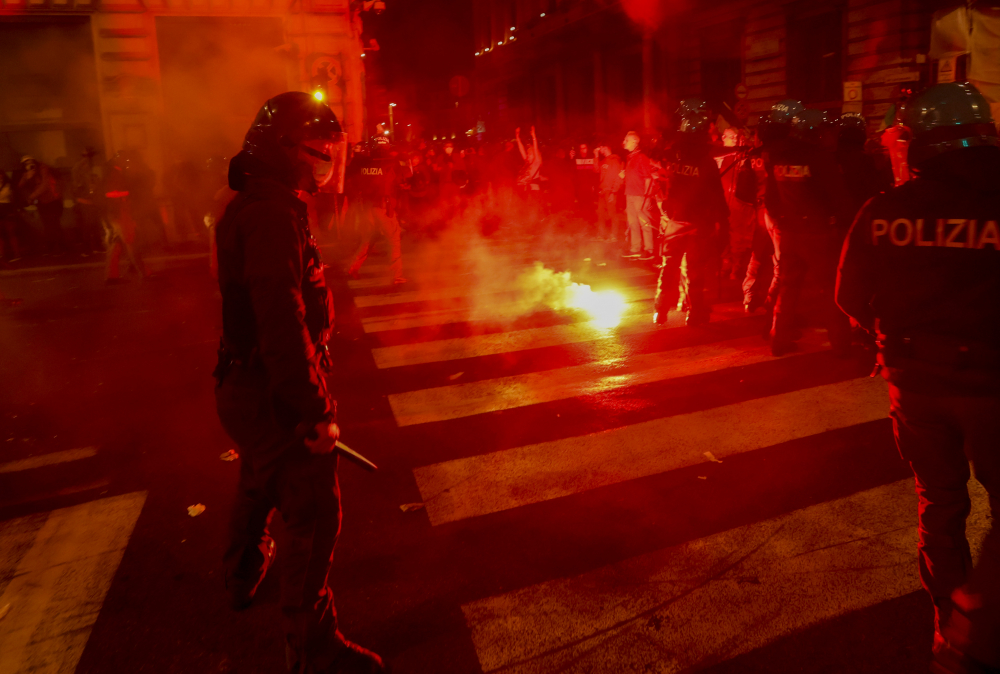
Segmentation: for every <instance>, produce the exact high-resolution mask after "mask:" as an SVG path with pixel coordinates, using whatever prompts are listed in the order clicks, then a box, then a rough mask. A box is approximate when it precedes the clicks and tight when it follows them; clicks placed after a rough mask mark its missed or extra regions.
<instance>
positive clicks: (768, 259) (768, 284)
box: [743, 207, 776, 309]
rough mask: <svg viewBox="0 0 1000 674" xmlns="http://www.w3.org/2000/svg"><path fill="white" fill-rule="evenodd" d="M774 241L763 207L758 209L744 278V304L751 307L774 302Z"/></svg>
mask: <svg viewBox="0 0 1000 674" xmlns="http://www.w3.org/2000/svg"><path fill="white" fill-rule="evenodd" d="M774 280H775V278H774V242H773V241H771V235H770V234H769V233H768V231H767V224H766V223H765V222H764V209H763V207H761V208H758V209H757V217H756V223H755V224H754V230H753V238H752V239H751V242H750V262H749V263H747V272H746V276H744V278H743V304H744V305H747V306H749V307H750V308H751V309H756V308H757V307H762V306H764V305H765V304H767V303H768V302H769V301H770V302H774V297H772V295H771V292H772V289H776V288H774V285H775V284H774Z"/></svg>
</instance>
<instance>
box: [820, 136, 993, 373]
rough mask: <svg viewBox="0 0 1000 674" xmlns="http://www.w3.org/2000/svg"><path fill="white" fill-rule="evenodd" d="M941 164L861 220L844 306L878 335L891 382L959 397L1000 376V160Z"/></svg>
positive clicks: (965, 155)
mask: <svg viewBox="0 0 1000 674" xmlns="http://www.w3.org/2000/svg"><path fill="white" fill-rule="evenodd" d="M978 150H986V152H980V151H978ZM939 159H940V161H938V162H937V163H935V164H933V165H931V166H929V167H926V168H925V170H924V171H922V175H921V176H920V177H918V178H916V179H914V180H911V181H909V182H907V183H904V184H903V185H900V186H899V187H896V188H893V189H891V190H889V191H888V192H886V193H885V194H881V195H878V196H876V197H874V198H873V199H871V200H870V201H869V202H868V203H867V204H865V206H864V207H863V208H862V209H861V212H860V213H858V217H857V219H856V220H855V221H854V225H853V226H852V227H851V231H850V234H849V235H848V238H847V240H846V241H845V243H844V249H843V253H842V255H841V260H840V272H839V275H838V279H837V303H838V304H839V305H840V307H841V308H842V309H843V310H844V311H845V312H846V313H847V314H849V315H850V316H853V317H854V318H855V319H856V320H857V321H858V322H859V323H860V324H861V325H862V326H864V327H866V328H868V329H869V330H872V331H875V330H877V332H878V333H879V335H880V336H881V338H880V339H881V341H882V344H883V348H882V358H883V364H885V365H886V366H888V367H890V368H892V370H894V371H898V372H894V373H890V380H891V379H892V376H893V375H896V376H902V377H903V381H906V380H907V378H909V379H914V378H917V379H919V378H920V377H916V374H915V373H917V371H918V370H921V369H923V370H926V373H927V374H928V376H927V377H923V378H922V379H923V380H924V383H927V382H930V381H931V380H936V381H937V382H938V383H941V382H942V381H943V380H948V381H951V382H952V383H953V384H955V385H956V386H959V387H960V388H961V387H962V386H964V384H963V382H966V383H969V384H973V383H974V382H973V381H972V380H973V379H977V377H978V375H976V373H977V372H978V373H979V374H981V375H983V377H985V379H986V380H991V379H992V378H993V377H994V376H995V375H996V374H997V373H1000V362H997V361H998V354H1000V301H998V298H1000V151H998V150H997V149H996V148H977V149H974V150H962V151H959V152H951V153H948V154H947V155H942V156H941V157H940V158H939ZM925 366H926V367H925ZM942 368H943V369H942ZM907 371H909V374H908V373H907ZM991 373H992V374H991ZM917 374H918V373H917ZM911 375H913V376H911ZM974 375H975V376H974ZM983 377H979V379H982V378H983ZM997 381H1000V377H998V378H997ZM918 383H919V382H918ZM980 383H982V382H980Z"/></svg>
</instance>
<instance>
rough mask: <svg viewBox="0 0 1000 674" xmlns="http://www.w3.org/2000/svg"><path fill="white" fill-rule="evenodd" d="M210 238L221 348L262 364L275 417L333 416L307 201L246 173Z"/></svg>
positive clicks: (324, 306) (326, 318) (326, 296)
mask: <svg viewBox="0 0 1000 674" xmlns="http://www.w3.org/2000/svg"><path fill="white" fill-rule="evenodd" d="M216 241H217V245H218V251H219V288H220V290H221V291H222V333H223V342H224V344H225V346H226V348H227V349H228V350H229V351H230V352H231V353H232V354H233V356H234V357H235V358H237V359H238V360H242V361H244V362H247V363H249V364H251V365H254V364H257V365H262V366H263V368H264V370H265V372H266V378H267V386H268V388H269V390H270V391H271V393H272V395H273V400H274V403H275V408H276V413H277V415H278V418H279V420H281V421H283V422H285V423H287V424H288V425H291V426H294V425H297V424H299V423H305V424H310V425H312V424H315V423H318V422H320V421H323V420H332V419H333V418H334V414H335V403H334V402H333V401H332V400H331V399H330V397H329V395H328V393H327V388H326V382H325V380H324V379H323V372H322V369H321V364H320V360H321V359H320V349H325V344H326V340H327V339H328V337H329V332H330V328H331V323H332V320H333V305H332V301H331V298H330V291H329V290H328V289H327V287H326V283H325V281H324V278H323V265H322V263H321V261H320V257H319V250H318V248H317V246H316V242H315V240H314V239H313V237H312V235H311V234H310V232H309V224H308V220H307V216H306V205H305V204H304V203H303V202H302V201H301V200H299V199H298V197H297V196H296V193H295V192H294V191H293V190H292V189H291V188H290V187H288V186H287V185H285V184H283V183H282V182H279V181H278V180H274V179H271V178H269V177H260V176H257V177H253V176H251V177H248V178H247V179H246V181H245V183H244V184H243V185H242V186H241V189H240V192H239V194H238V195H237V196H236V197H235V198H234V199H233V201H232V202H231V203H230V204H229V206H228V207H227V208H226V212H225V214H224V215H223V217H222V219H221V220H220V221H219V224H218V226H217V229H216Z"/></svg>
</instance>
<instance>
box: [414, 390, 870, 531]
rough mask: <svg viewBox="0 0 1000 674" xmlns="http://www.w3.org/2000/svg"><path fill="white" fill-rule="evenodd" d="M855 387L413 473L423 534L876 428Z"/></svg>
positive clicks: (866, 400) (863, 394)
mask: <svg viewBox="0 0 1000 674" xmlns="http://www.w3.org/2000/svg"><path fill="white" fill-rule="evenodd" d="M888 408H889V404H888V395H887V392H886V384H885V382H884V381H883V380H882V379H872V378H869V377H862V378H859V379H851V380H847V381H844V382H838V383H836V384H828V385H824V386H817V387H813V388H806V389H800V390H798V391H793V392H791V393H782V394H779V395H774V396H768V397H764V398H757V399H754V400H749V401H745V402H741V403H737V404H733V405H725V406H723V407H716V408H713V409H709V410H703V411H699V412H693V413H690V414H681V415H676V416H671V417H666V418H662V419H654V420H652V421H645V422H642V423H639V424H633V425H631V426H626V427H624V428H616V429H611V430H607V431H602V432H600V433H592V434H590V435H584V436H579V437H572V438H566V439H562V440H555V441H551V442H543V443H540V444H535V445H528V446H524V447H515V448H512V449H505V450H501V451H498V452H491V453H489V454H480V455H477V456H471V457H466V458H461V459H455V460H451V461H445V462H442V463H437V464H433V465H429V466H423V467H420V468H416V469H414V471H413V473H414V477H415V478H416V482H417V486H418V487H419V489H420V493H421V495H422V496H423V501H424V504H425V505H426V509H427V515H428V517H429V518H430V522H431V524H432V525H435V526H436V525H440V524H445V523H447V522H455V521H458V520H464V519H467V518H469V517H476V516H479V515H487V514H490V513H495V512H500V511H503V510H508V509H511V508H517V507H520V506H524V505H528V504H531V503H539V502H542V501H548V500H551V499H555V498H560V497H562V496H569V495H572V494H576V493H580V492H583V491H587V490H590V489H596V488H598V487H603V486H607V485H612V484H618V483H621V482H625V481H628V480H633V479H636V478H640V477H646V476H649V475H656V474H659V473H664V472H667V471H670V470H675V469H678V468H683V467H685V466H691V465H695V464H697V463H702V462H704V461H705V457H704V456H703V453H704V452H706V451H710V452H712V453H713V454H714V455H715V456H716V457H718V458H725V457H726V456H730V455H734V454H740V453H742V452H749V451H752V450H754V449H759V448H762V447H769V446H772V445H777V444H781V443H783V442H789V441H791V440H796V439H799V438H805V437H809V436H811V435H817V434H820V433H825V432H827V431H831V430H835V429H839V428H846V427H848V426H854V425H857V424H862V423H866V422H869V421H875V420H877V419H882V418H885V417H886V416H887V415H888V411H889V409H888Z"/></svg>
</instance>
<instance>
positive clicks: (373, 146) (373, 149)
mask: <svg viewBox="0 0 1000 674" xmlns="http://www.w3.org/2000/svg"><path fill="white" fill-rule="evenodd" d="M369 145H370V150H369V153H370V155H371V156H372V157H375V158H376V159H380V158H384V157H388V156H389V139H388V138H386V137H385V136H372V139H371V141H369Z"/></svg>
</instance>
